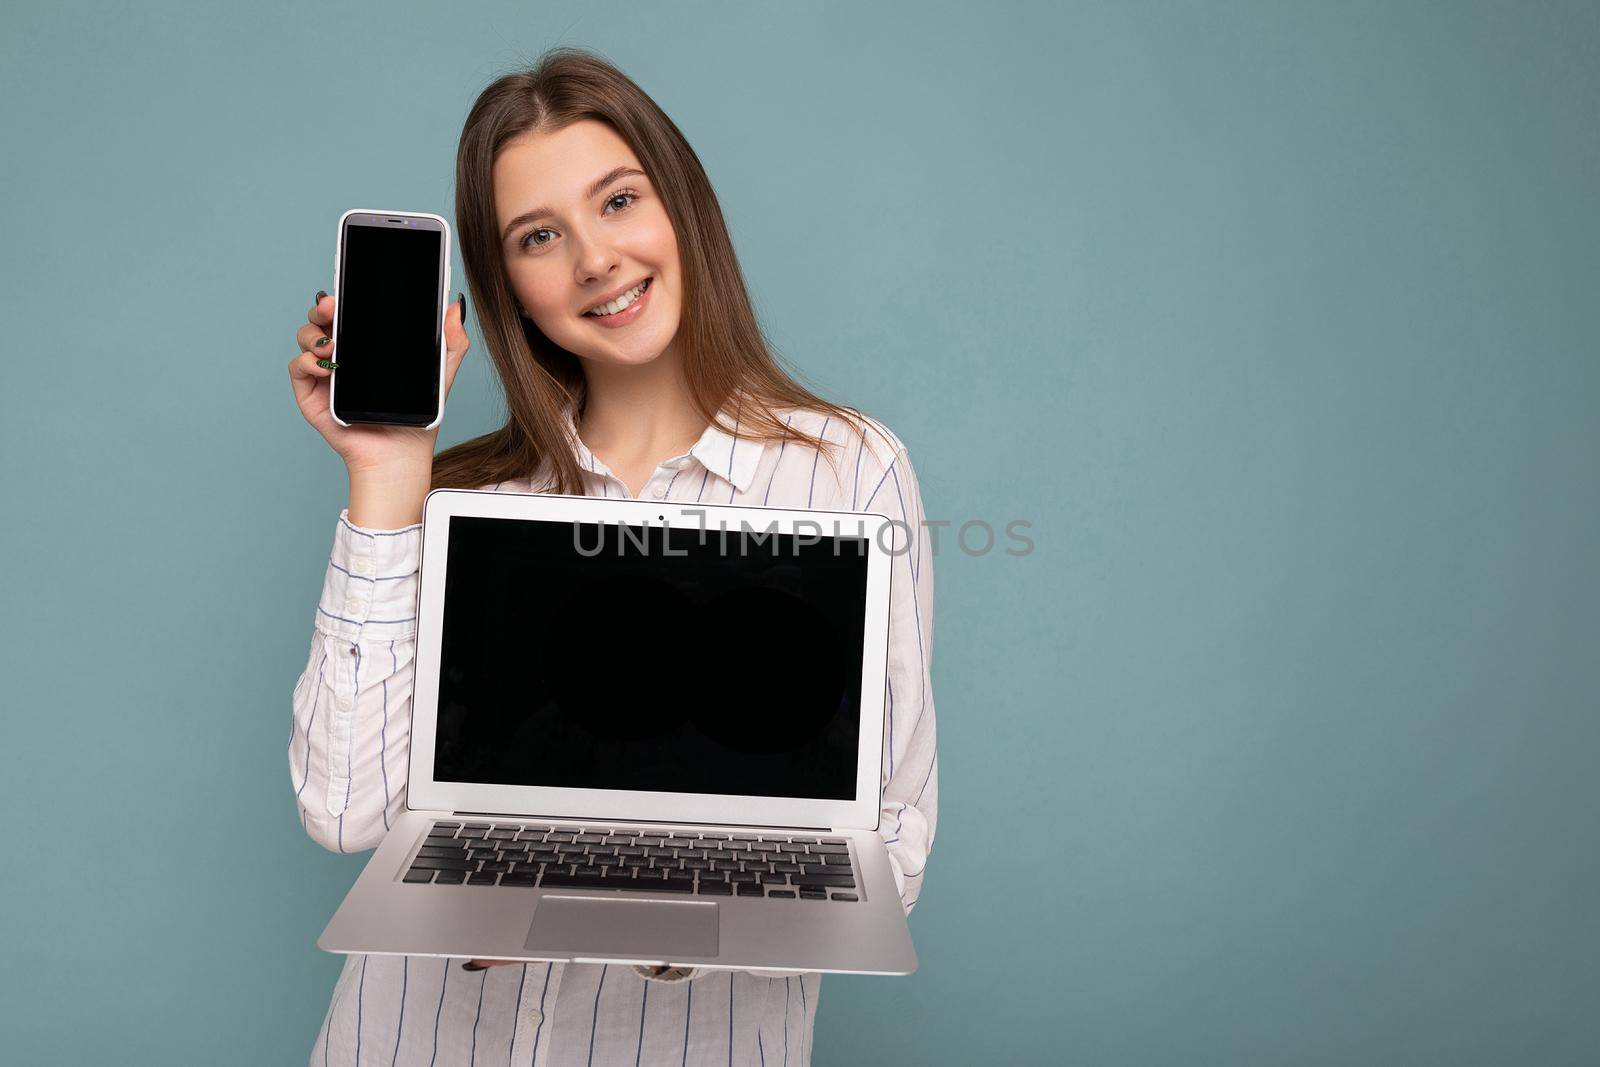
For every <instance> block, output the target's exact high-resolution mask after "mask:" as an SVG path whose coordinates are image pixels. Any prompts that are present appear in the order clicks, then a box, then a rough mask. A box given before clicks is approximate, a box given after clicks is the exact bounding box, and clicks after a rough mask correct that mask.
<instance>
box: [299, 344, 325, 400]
mask: <svg viewBox="0 0 1600 1067" xmlns="http://www.w3.org/2000/svg"><path fill="white" fill-rule="evenodd" d="M331 377H333V371H332V370H330V369H328V368H326V367H319V366H317V355H316V353H314V352H302V353H300V354H299V355H298V356H296V357H294V358H293V359H291V360H290V361H289V381H290V384H292V385H293V386H294V398H295V399H296V400H297V401H300V402H302V403H303V402H305V401H306V400H308V399H309V398H310V397H311V394H312V393H315V392H316V391H317V382H318V381H319V380H321V379H323V378H331Z"/></svg>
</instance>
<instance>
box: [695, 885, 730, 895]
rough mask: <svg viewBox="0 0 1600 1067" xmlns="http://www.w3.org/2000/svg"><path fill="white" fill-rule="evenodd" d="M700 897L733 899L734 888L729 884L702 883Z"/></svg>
mask: <svg viewBox="0 0 1600 1067" xmlns="http://www.w3.org/2000/svg"><path fill="white" fill-rule="evenodd" d="M700 895H701V896H707V897H731V896H733V886H731V885H729V884H728V883H727V882H701V883H700Z"/></svg>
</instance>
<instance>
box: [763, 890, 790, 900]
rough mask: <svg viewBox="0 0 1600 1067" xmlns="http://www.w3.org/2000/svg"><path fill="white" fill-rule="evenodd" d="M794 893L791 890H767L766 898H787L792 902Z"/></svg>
mask: <svg viewBox="0 0 1600 1067" xmlns="http://www.w3.org/2000/svg"><path fill="white" fill-rule="evenodd" d="M794 892H795V891H794V890H793V889H769V890H767V896H769V897H788V898H789V899H790V900H793V899H794Z"/></svg>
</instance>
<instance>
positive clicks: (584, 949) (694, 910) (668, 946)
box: [524, 896, 717, 962]
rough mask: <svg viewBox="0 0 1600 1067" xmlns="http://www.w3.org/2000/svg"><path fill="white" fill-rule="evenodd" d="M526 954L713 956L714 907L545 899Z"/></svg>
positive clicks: (607, 899)
mask: <svg viewBox="0 0 1600 1067" xmlns="http://www.w3.org/2000/svg"><path fill="white" fill-rule="evenodd" d="M524 947H525V948H527V949H529V950H530V951H537V950H540V949H548V950H549V951H552V952H572V953H576V954H578V955H585V956H587V955H606V956H630V957H632V958H634V959H644V960H661V961H663V962H681V961H682V960H685V959H690V958H696V959H697V958H701V957H708V956H715V955H716V954H717V905H716V903H715V902H714V901H709V900H707V901H687V900H683V901H678V900H628V899H626V898H625V897H566V896H546V897H543V898H542V899H541V900H540V901H539V910H538V911H536V912H534V914H533V926H532V927H530V928H529V930H528V940H527V943H526V945H525V946H524Z"/></svg>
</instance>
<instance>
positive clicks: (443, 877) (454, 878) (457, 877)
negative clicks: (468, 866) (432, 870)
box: [433, 871, 467, 885]
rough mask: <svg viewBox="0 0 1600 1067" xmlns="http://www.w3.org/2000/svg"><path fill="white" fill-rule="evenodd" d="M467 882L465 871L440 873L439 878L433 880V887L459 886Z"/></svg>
mask: <svg viewBox="0 0 1600 1067" xmlns="http://www.w3.org/2000/svg"><path fill="white" fill-rule="evenodd" d="M466 880H467V872H466V871H440V872H439V877H437V878H435V879H434V880H433V884H434V885H460V884H461V883H462V882H465V881H466Z"/></svg>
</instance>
